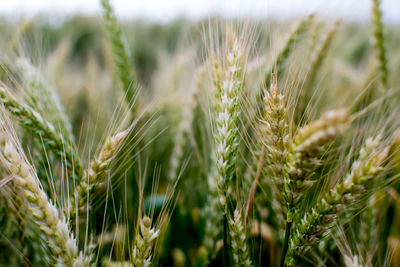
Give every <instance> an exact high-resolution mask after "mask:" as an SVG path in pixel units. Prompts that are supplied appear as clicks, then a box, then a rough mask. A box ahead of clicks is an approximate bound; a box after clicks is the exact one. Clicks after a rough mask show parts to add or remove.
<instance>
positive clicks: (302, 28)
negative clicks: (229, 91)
mask: <svg viewBox="0 0 400 267" xmlns="http://www.w3.org/2000/svg"><path fill="white" fill-rule="evenodd" d="M313 20H314V15H313V14H311V15H309V16H308V17H306V18H304V19H302V20H301V21H300V22H299V23H298V24H297V25H296V27H295V28H294V29H293V30H292V32H291V33H290V34H289V37H288V38H287V40H286V42H285V45H284V46H283V48H282V49H281V50H280V51H279V52H278V55H277V56H276V59H275V64H272V65H271V66H270V67H269V69H268V70H267V71H266V73H265V78H264V88H269V87H270V81H271V77H272V73H273V69H274V68H275V66H276V67H277V69H276V76H277V77H280V76H281V75H282V73H283V71H284V70H285V69H286V62H287V60H288V59H289V57H290V55H291V53H292V52H293V50H294V49H295V47H296V44H297V43H298V42H299V41H300V40H301V39H302V38H303V37H304V36H305V32H306V31H307V30H308V28H309V27H310V26H311V24H312V22H313ZM263 93H264V92H263V91H261V92H260V95H261V97H260V99H263V98H262V94H263Z"/></svg>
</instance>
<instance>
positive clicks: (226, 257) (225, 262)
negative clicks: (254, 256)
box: [222, 214, 229, 267]
mask: <svg viewBox="0 0 400 267" xmlns="http://www.w3.org/2000/svg"><path fill="white" fill-rule="evenodd" d="M223 216H224V233H223V235H224V238H223V240H224V256H223V260H222V263H223V266H224V267H227V266H229V252H228V218H227V215H226V214H224V215H223Z"/></svg>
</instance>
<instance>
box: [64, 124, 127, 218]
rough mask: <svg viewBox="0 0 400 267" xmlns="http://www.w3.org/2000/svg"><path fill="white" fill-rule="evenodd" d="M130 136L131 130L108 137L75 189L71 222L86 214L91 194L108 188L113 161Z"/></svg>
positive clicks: (72, 199)
mask: <svg viewBox="0 0 400 267" xmlns="http://www.w3.org/2000/svg"><path fill="white" fill-rule="evenodd" d="M128 134H129V129H128V130H125V131H122V132H120V133H118V134H116V135H114V136H110V137H108V138H107V140H106V141H105V143H104V144H103V147H102V148H101V150H100V153H99V155H98V156H97V157H95V158H94V159H93V160H92V161H91V162H90V164H89V167H88V169H87V170H85V172H84V174H83V178H82V179H81V181H80V183H79V184H78V185H77V187H76V189H75V192H76V194H77V195H76V198H75V196H72V197H71V213H70V216H71V221H74V219H75V218H76V215H77V213H79V212H80V211H83V212H86V211H87V208H88V207H90V204H89V205H88V200H89V199H90V196H91V194H93V193H95V192H96V191H99V190H100V189H101V188H105V187H106V184H107V177H108V175H107V174H108V171H109V170H110V166H111V163H112V160H113V159H114V158H115V156H116V154H117V153H118V151H119V149H120V148H121V146H122V144H123V142H124V140H125V138H126V137H127V136H128Z"/></svg>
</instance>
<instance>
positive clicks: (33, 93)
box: [18, 58, 74, 142]
mask: <svg viewBox="0 0 400 267" xmlns="http://www.w3.org/2000/svg"><path fill="white" fill-rule="evenodd" d="M18 66H19V68H20V69H21V72H22V73H23V80H24V83H25V85H26V86H25V87H24V89H25V91H26V93H27V94H26V96H27V103H28V104H29V105H30V106H31V107H32V109H35V110H37V111H38V112H39V113H40V114H41V115H42V116H43V117H44V118H45V119H46V120H48V121H49V122H51V123H52V124H53V125H54V126H57V128H59V129H56V130H59V131H60V132H61V133H62V134H63V136H64V137H65V138H66V139H68V141H69V142H72V141H73V140H74V136H73V134H72V126H71V123H70V121H69V119H68V117H67V116H66V112H65V109H64V107H63V106H62V104H61V101H60V99H59V96H58V94H57V91H56V89H55V88H53V87H51V86H49V85H48V84H47V82H46V80H45V79H44V77H43V76H42V75H41V74H40V73H39V71H38V70H37V69H36V68H35V67H34V66H33V65H32V64H31V63H30V62H29V61H28V60H27V59H24V58H21V59H19V60H18Z"/></svg>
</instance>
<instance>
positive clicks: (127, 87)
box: [101, 0, 137, 112]
mask: <svg viewBox="0 0 400 267" xmlns="http://www.w3.org/2000/svg"><path fill="white" fill-rule="evenodd" d="M101 5H102V7H103V16H104V20H105V28H106V31H107V33H108V37H109V39H110V42H111V46H112V53H113V57H114V62H115V65H116V67H117V69H118V75H119V79H120V82H121V86H122V89H123V90H124V92H125V97H126V101H127V103H128V104H129V105H130V104H131V103H133V101H134V99H135V96H136V93H137V88H136V85H135V83H134V82H135V79H134V76H133V74H132V71H133V68H132V65H131V64H130V62H129V56H128V48H127V45H126V43H125V42H124V41H123V38H122V32H121V28H120V26H119V24H118V21H117V18H116V16H115V14H114V11H113V9H112V7H111V5H110V2H109V0H101ZM132 112H134V110H133V109H132Z"/></svg>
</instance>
